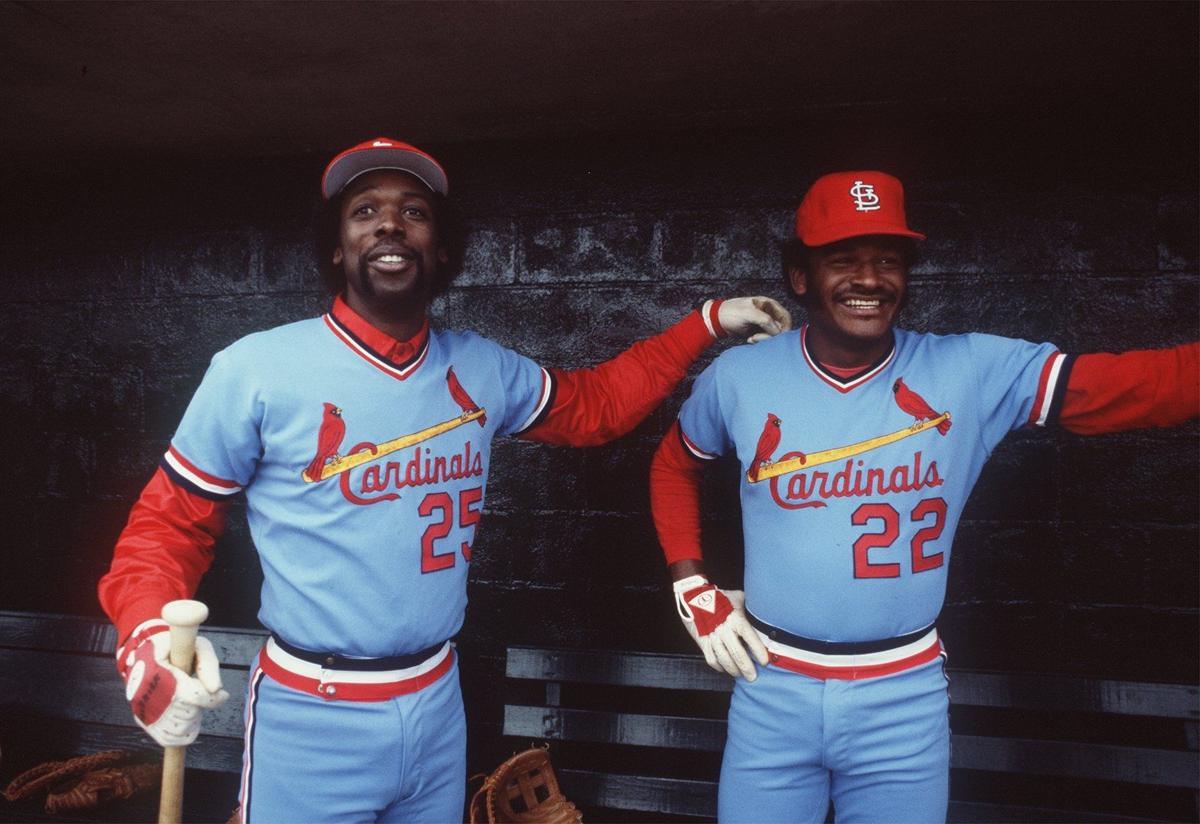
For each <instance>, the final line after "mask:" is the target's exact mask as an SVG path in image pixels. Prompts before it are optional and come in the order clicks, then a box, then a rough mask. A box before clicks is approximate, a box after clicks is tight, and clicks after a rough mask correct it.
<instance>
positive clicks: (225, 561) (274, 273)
mask: <svg viewBox="0 0 1200 824" xmlns="http://www.w3.org/2000/svg"><path fill="white" fill-rule="evenodd" d="M910 114H911V113H910ZM895 117H896V115H895V113H892V112H887V111H885V112H882V113H875V114H872V115H871V116H870V117H866V118H862V119H859V120H857V121H852V122H851V123H849V124H842V123H841V122H840V121H834V120H827V121H824V122H814V123H812V124H809V128H807V129H802V130H797V129H795V128H788V129H780V130H774V131H765V130H754V131H750V132H748V133H744V132H738V131H736V130H731V131H729V132H727V133H722V134H662V135H650V136H616V137H612V138H606V139H566V138H564V139H559V140H552V139H546V140H544V141H539V142H531V141H526V142H513V143H491V144H483V145H471V144H456V145H448V146H443V147H431V148H433V149H434V150H435V151H436V153H437V154H438V155H439V157H441V159H442V160H443V161H444V163H445V164H446V166H447V167H448V169H449V170H450V176H451V183H452V187H453V191H454V192H455V194H456V196H457V197H458V198H459V199H460V202H461V203H462V206H463V208H464V210H465V211H466V213H467V215H468V218H469V220H470V222H471V224H472V225H473V227H474V231H475V233H474V242H473V246H472V250H471V253H470V255H469V256H468V261H467V269H466V271H465V273H464V274H463V276H462V278H461V279H460V280H459V281H458V282H457V283H456V285H455V286H454V288H453V289H452V290H451V291H450V293H449V294H447V295H446V296H444V297H443V298H441V299H440V300H439V301H438V302H437V303H436V304H435V306H434V308H433V312H432V314H433V319H434V322H435V323H438V324H441V325H443V326H447V327H453V328H469V329H474V330H477V331H479V332H481V333H483V334H485V335H488V336H490V337H492V338H494V339H495V340H497V341H499V342H501V343H503V344H506V345H509V346H512V347H514V348H516V349H518V350H519V351H521V352H523V353H525V354H528V355H530V356H531V357H533V358H535V359H537V360H539V361H540V362H542V363H543V364H545V365H547V366H561V367H579V366H588V365H593V364H595V363H597V362H599V361H601V360H603V359H605V358H607V357H609V356H611V355H613V354H615V353H616V352H618V351H619V350H620V349H622V348H623V347H624V346H625V345H627V344H628V343H629V342H630V341H631V340H633V339H635V338H637V337H642V336H646V335H650V334H652V333H654V332H656V331H658V330H660V329H662V328H663V327H665V326H666V325H667V324H669V323H671V322H673V321H674V320H675V319H677V318H679V317H681V316H682V315H683V314H684V313H685V312H686V311H687V310H688V309H689V308H690V307H692V306H694V305H696V304H697V303H699V302H700V301H702V300H703V299H704V298H706V297H709V296H713V295H733V294H749V293H765V294H771V295H774V296H777V297H780V298H781V299H782V298H785V295H784V292H783V289H782V285H781V283H780V278H779V274H778V247H779V244H780V243H781V242H782V240H783V239H784V238H785V237H786V236H787V235H788V232H789V230H790V222H791V214H792V210H793V209H794V207H795V205H796V203H797V202H798V200H799V198H800V196H801V195H802V194H803V191H804V189H805V188H806V187H807V185H808V184H809V183H810V182H811V181H812V180H813V179H814V178H815V177H816V176H817V175H818V174H820V173H822V172H824V171H829V170H833V169H836V168H851V167H854V166H859V167H878V168H885V169H888V170H890V171H893V172H894V173H896V174H898V175H899V176H901V177H902V178H903V179H904V180H905V181H906V182H907V185H908V191H909V199H910V218H911V223H912V225H914V226H916V227H918V228H920V229H921V230H922V231H925V232H926V233H927V234H928V235H929V237H930V240H929V242H928V243H927V244H926V245H925V249H924V259H923V261H922V262H921V263H920V264H919V266H917V267H916V269H915V270H914V271H913V273H912V277H911V281H912V287H911V288H912V298H911V306H910V308H909V309H908V310H907V312H906V315H905V317H904V324H905V325H906V326H908V327H910V328H914V329H919V330H930V331H936V332H943V333H949V332H959V331H967V330H977V331H986V332H992V333H997V334H1004V335H1010V336H1016V337H1023V338H1027V339H1033V340H1050V341H1054V342H1056V343H1057V344H1058V345H1059V346H1061V347H1062V348H1063V349H1064V350H1067V351H1090V350H1120V349H1127V348H1141V347H1154V346H1163V345H1171V344H1177V343H1181V342H1186V341H1189V340H1194V339H1196V338H1197V337H1198V335H1200V262H1198V253H1197V246H1198V245H1200V244H1198V241H1197V228H1196V227H1197V225H1198V220H1197V217H1198V215H1197V211H1198V209H1197V194H1196V189H1195V185H1194V181H1195V179H1196V174H1195V168H1194V166H1195V160H1194V152H1192V154H1191V155H1190V157H1191V158H1192V159H1191V160H1187V161H1185V162H1184V168H1182V169H1181V168H1180V166H1179V163H1178V158H1180V157H1189V155H1187V153H1186V149H1187V147H1188V146H1189V145H1190V143H1189V141H1191V140H1192V139H1193V138H1192V137H1191V136H1190V133H1188V130H1187V129H1180V130H1177V131H1174V132H1172V131H1169V130H1168V132H1167V133H1166V134H1165V135H1164V134H1163V133H1162V132H1161V131H1160V132H1157V133H1153V134H1140V133H1139V134H1136V135H1129V134H1126V133H1125V132H1122V131H1109V132H1104V133H1103V139H1097V140H1094V141H1092V142H1090V143H1088V142H1077V141H1075V140H1074V138H1076V137H1077V136H1078V133H1077V132H1075V131H1070V132H1069V133H1068V132H1063V131H1061V130H1060V131H1058V132H1055V131H1054V129H1053V128H1051V126H1050V125H1048V124H1047V123H1043V122H1041V121H1037V122H1033V121H1031V122H1028V123H1024V124H1022V128H1021V129H1020V130H1019V132H1020V133H1019V134H1014V133H1010V132H1007V131H1005V132H1000V131H997V130H996V129H995V128H994V125H993V124H992V123H991V122H988V123H986V124H985V123H982V122H979V121H977V120H976V119H974V118H973V117H972V116H970V115H969V114H968V115H963V114H960V115H958V116H955V117H952V118H943V119H941V120H928V121H920V120H919V118H914V119H911V120H905V121H903V123H901V124H900V127H896V128H892V129H890V130H888V129H885V128H884V126H887V125H889V124H891V125H892V126H895V123H893V121H894V120H895ZM1055 123H1057V121H1055ZM1059 128H1060V129H1061V128H1062V127H1059ZM1081 129H1082V127H1081ZM1068 147H1070V151H1069V152H1068V151H1067V148H1068ZM1131 147H1132V148H1131ZM1168 158H1169V159H1171V160H1170V162H1168V160H1167V159H1168ZM324 160H325V158H324V157H316V156H309V157H299V158H278V159H269V160H261V161H252V160H223V161H219V160H211V161H205V162H193V161H180V160H174V161H167V160H161V159H160V160H144V159H132V158H106V159H103V160H102V161H100V162H90V163H88V164H66V165H65V166H48V167H47V168H46V169H39V170H31V169H27V170H24V171H23V173H22V174H20V175H18V177H17V179H16V181H15V182H14V183H13V185H11V186H10V192H11V194H10V196H8V197H6V199H5V201H4V205H3V207H2V208H3V219H4V225H5V230H6V231H5V237H4V240H3V246H4V251H5V254H4V255H3V257H2V258H0V277H2V278H3V283H4V285H5V288H4V289H3V290H0V351H2V352H3V356H2V357H0V416H2V419H3V420H4V422H5V427H6V438H5V443H6V446H7V465H8V467H9V471H8V472H6V473H5V475H4V477H3V480H0V484H3V485H4V493H5V494H4V495H3V496H2V498H0V500H2V501H3V503H2V504H0V534H3V536H4V542H5V557H6V565H5V566H6V571H5V574H4V575H3V576H0V609H10V610H38V611H54V612H67V613H81V614H88V615H98V614H99V608H98V605H97V603H96V599H95V595H94V590H95V583H96V580H97V579H98V578H99V576H100V575H101V574H102V573H103V571H104V570H105V569H106V568H107V564H108V561H109V558H110V553H111V548H112V545H113V542H114V540H115V538H116V536H117V534H118V532H119V530H120V529H121V527H122V525H123V523H124V519H125V517H126V515H127V512H128V509H129V506H130V505H131V503H132V502H133V500H134V499H135V498H136V496H137V494H138V491H139V490H140V488H141V487H142V485H143V484H144V483H145V482H146V480H147V479H148V478H149V477H150V475H151V473H152V471H153V467H154V465H155V463H156V461H157V459H158V457H159V455H160V454H161V453H162V451H163V449H164V448H165V445H166V443H167V441H168V439H169V437H170V435H171V433H172V431H173V429H174V426H175V424H176V423H177V422H178V419H179V416H180V415H181V413H182V410H183V408H184V407H185V405H186V403H187V401H188V398H189V397H190V394H191V392H192V390H193V389H194V387H195V386H196V384H197V383H198V381H199V379H200V376H201V375H202V373H203V371H204V369H205V367H206V365H207V362H208V359H209V357H210V356H211V354H212V353H213V352H215V351H217V350H218V349H220V348H222V347H223V346H225V345H227V344H228V343H230V342H232V341H233V340H235V339H236V338H238V337H240V336H242V335H244V334H246V333H249V332H252V331H255V330H258V329H262V328H266V327H270V326H273V325H277V324H280V323H284V322H288V321H291V320H295V319H298V318H302V317H307V316H312V315H315V314H319V313H320V312H321V311H323V310H324V308H325V307H326V305H327V299H326V297H325V296H324V295H323V294H322V292H321V288H320V285H319V281H318V278H317V275H316V269H315V266H314V264H313V262H312V261H311V259H310V257H309V254H308V246H307V244H308V231H307V226H308V221H309V219H310V216H311V211H312V208H313V206H314V196H315V192H316V181H317V177H318V175H319V173H320V169H321V168H322V166H323V163H324ZM1189 164H1190V165H1189ZM792 308H793V309H795V311H796V313H797V319H798V320H802V312H800V311H799V309H798V308H797V307H795V306H793V307H792ZM714 351H715V350H714ZM706 362H707V358H706V359H705V360H704V361H702V362H701V363H700V364H698V365H697V367H696V369H695V370H694V371H693V376H694V374H695V372H696V371H698V370H699V368H700V367H702V366H703V364H704V363H706ZM685 396H686V386H685V387H682V388H681V389H680V390H679V391H678V392H676V394H675V395H674V396H673V397H672V398H671V399H670V400H669V401H668V402H667V403H666V404H665V405H664V406H663V407H662V408H661V409H660V410H659V411H658V412H656V413H655V414H654V415H652V416H651V418H650V419H649V420H648V421H646V422H645V423H644V424H642V425H641V426H639V427H638V428H637V429H636V430H635V431H634V432H633V433H631V434H629V435H627V436H626V437H624V438H622V439H620V440H619V441H617V442H615V443H613V444H610V445H607V446H603V447H596V448H591V449H583V450H574V451H572V450H566V449H557V448H551V447H544V446H538V445H532V444H527V443H523V442H518V441H513V442H504V443H497V445H496V447H495V452H494V456H495V457H494V461H493V466H492V470H491V477H490V480H489V498H488V501H487V507H486V510H485V513H486V514H485V516H484V518H483V522H482V524H481V526H480V528H479V532H478V536H477V539H476V546H475V552H474V560H473V566H472V572H471V584H470V598H471V606H470V609H469V611H468V616H467V621H466V625H465V627H464V630H463V633H462V635H461V637H460V646H461V648H462V650H463V652H464V668H463V672H464V686H465V689H466V693H467V697H468V706H470V707H475V708H478V709H473V710H472V712H473V713H475V714H474V715H473V716H472V718H473V721H472V724H473V729H474V731H475V732H474V733H473V734H476V733H478V734H479V735H480V736H482V737H487V736H494V735H495V734H496V732H497V729H498V728H497V720H496V718H497V716H496V708H495V706H494V704H495V702H496V699H495V695H496V693H495V691H494V689H493V686H492V685H493V684H494V681H495V679H496V678H498V677H499V675H500V673H501V672H502V658H503V649H504V646H505V645H506V644H509V643H523V644H539V645H594V646H603V647H614V648H637V649H657V650H673V651H688V650H689V643H690V642H688V640H687V639H686V637H685V636H684V634H683V632H682V630H681V629H679V627H678V626H677V623H676V618H675V617H674V612H673V609H672V606H671V602H670V598H669V594H668V593H669V588H668V584H667V580H666V574H665V569H664V567H663V564H662V561H661V556H660V554H659V550H658V547H657V542H656V539H655V537H654V532H653V527H652V524H651V521H650V517H649V504H648V496H647V480H646V474H647V469H648V466H649V462H650V458H651V454H652V451H653V449H654V447H655V445H656V444H657V441H658V439H659V437H660V436H661V433H662V432H663V431H664V430H665V429H666V427H667V426H668V425H669V423H670V421H671V420H672V418H673V416H674V413H675V411H676V410H677V409H678V405H679V403H681V402H682V399H683V398H684V397H685ZM1198 431H1200V430H1198V428H1197V426H1196V425H1195V424H1191V425H1188V426H1185V427H1182V428H1179V429H1176V430H1170V431H1147V432H1135V433H1127V434H1121V435H1113V436H1104V437H1098V438H1090V439H1085V438H1080V437H1076V436H1072V435H1069V434H1065V433H1045V432H1042V433H1023V432H1022V433H1017V434H1015V435H1013V436H1012V437H1010V438H1009V439H1008V440H1007V441H1006V442H1005V443H1004V444H1003V445H1002V446H1001V447H1000V448H999V449H998V450H997V451H996V453H995V455H994V456H993V458H992V461H991V463H990V464H989V466H988V468H987V469H986V470H985V472H984V474H983V477H982V478H981V480H980V483H979V485H978V488H977V490H976V492H975V495H974V496H973V498H972V499H971V501H970V503H969V505H968V509H967V512H966V514H965V516H964V518H963V521H962V524H961V527H960V530H959V534H958V537H957V541H956V544H955V548H954V563H953V567H952V570H951V577H950V587H949V593H948V598H947V604H946V609H945V612H944V616H943V620H942V629H943V634H944V636H945V638H946V640H947V644H948V646H949V648H950V651H951V655H952V660H953V662H954V663H955V664H956V665H958V666H970V667H981V668H991V669H1015V670H1033V671H1049V672H1068V673H1075V674H1090V675H1095V676H1109V677H1121V678H1132V679H1138V680H1166V681H1177V680H1178V681H1186V680H1191V679H1194V678H1195V674H1196V672H1197V668H1198V661H1197V651H1198V650H1200V643H1197V642H1198V640H1200V633H1198V621H1197V618H1198V610H1197V606H1198V603H1200V594H1198V592H1197V589H1198V583H1197V582H1198V580H1200V575H1198V565H1197V555H1198V553H1197V548H1198V545H1200V541H1198V537H1200V536H1198V533H1200V527H1198V524H1200V512H1198V509H1200V503H1198V502H1200V495H1198V494H1197V493H1198V492H1200V488H1198V487H1200V485H1198V480H1197V478H1198V473H1197V453H1198V450H1197V445H1198ZM735 476H736V469H735V468H734V467H733V466H732V465H730V464H728V463H722V464H718V466H717V468H716V469H715V471H714V472H713V473H712V477H711V478H710V479H709V481H708V489H707V490H706V501H707V502H708V503H707V505H706V527H707V545H708V550H707V551H708V554H709V556H710V558H711V563H712V566H713V568H714V569H715V570H716V571H717V574H718V576H719V578H720V580H721V581H723V582H725V583H728V584H734V583H736V582H737V581H738V580H739V578H740V572H739V563H740V551H741V543H740V530H739V526H738V513H737V496H736V477H735ZM260 580H261V577H260V573H259V571H258V565H257V560H256V558H255V556H254V553H253V549H252V547H251V546H250V542H249V538H248V534H247V530H246V527H245V523H244V518H243V516H242V513H241V512H240V511H238V512H236V513H235V517H234V518H233V519H232V520H231V523H230V527H229V530H228V534H227V535H226V536H225V538H224V539H222V542H221V544H220V546H219V549H218V552H217V559H216V562H215V564H214V567H213V570H212V571H211V572H210V574H209V576H208V578H207V579H206V580H205V582H204V583H203V585H202V588H201V592H200V597H202V598H204V599H206V600H207V601H208V602H209V603H210V605H211V607H212V613H213V614H212V619H211V620H212V622H213V623H216V624H225V625H252V624H253V623H254V620H255V619H254V615H255V610H256V606H257V587H258V584H259V581H260Z"/></svg>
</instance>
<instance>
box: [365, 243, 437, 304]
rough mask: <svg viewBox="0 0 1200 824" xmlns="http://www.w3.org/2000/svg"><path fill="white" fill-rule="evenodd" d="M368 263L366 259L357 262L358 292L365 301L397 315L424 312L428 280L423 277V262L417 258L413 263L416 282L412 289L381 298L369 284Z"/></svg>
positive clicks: (427, 298) (427, 297) (427, 293)
mask: <svg viewBox="0 0 1200 824" xmlns="http://www.w3.org/2000/svg"><path fill="white" fill-rule="evenodd" d="M368 266H369V262H368V261H367V259H366V258H365V257H364V258H361V259H360V260H359V261H358V291H359V294H361V295H362V296H363V298H365V299H366V300H369V301H371V302H372V303H374V304H375V305H376V306H379V307H381V308H386V309H387V311H388V312H394V313H396V314H397V315H401V316H403V315H409V314H412V313H413V312H424V311H425V306H426V304H428V303H429V289H430V282H429V278H427V277H426V276H425V261H424V260H422V259H421V258H419V257H418V258H417V259H416V260H414V261H413V266H414V267H415V268H416V276H415V278H414V280H415V281H416V282H415V284H414V288H413V289H409V290H408V291H406V292H403V293H399V294H394V295H393V294H388V295H386V296H385V297H383V298H381V297H380V296H379V293H378V292H377V291H376V289H375V284H374V283H372V282H371V276H370V274H369V273H368V271H367V268H368Z"/></svg>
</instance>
